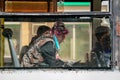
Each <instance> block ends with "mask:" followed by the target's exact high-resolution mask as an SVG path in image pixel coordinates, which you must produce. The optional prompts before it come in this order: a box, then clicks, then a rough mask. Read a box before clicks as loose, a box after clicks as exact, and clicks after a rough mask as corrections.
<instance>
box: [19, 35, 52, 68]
mask: <svg viewBox="0 0 120 80" xmlns="http://www.w3.org/2000/svg"><path fill="white" fill-rule="evenodd" d="M47 42H52V43H53V44H54V41H53V39H52V37H49V36H46V35H42V36H41V37H39V38H37V39H36V40H34V42H33V43H32V45H30V46H29V48H28V50H27V52H26V53H25V54H24V56H23V58H22V60H21V66H22V67H37V66H40V64H41V63H42V62H43V61H44V58H43V57H42V53H41V52H40V48H41V47H42V46H43V45H45V44H46V43H47ZM53 47H54V45H53Z"/></svg>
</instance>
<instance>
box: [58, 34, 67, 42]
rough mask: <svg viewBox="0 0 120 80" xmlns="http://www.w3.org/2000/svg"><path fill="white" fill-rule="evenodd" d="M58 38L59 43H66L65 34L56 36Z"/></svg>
mask: <svg viewBox="0 0 120 80" xmlns="http://www.w3.org/2000/svg"><path fill="white" fill-rule="evenodd" d="M56 37H57V39H58V41H59V43H61V42H63V41H64V39H65V34H61V35H56Z"/></svg>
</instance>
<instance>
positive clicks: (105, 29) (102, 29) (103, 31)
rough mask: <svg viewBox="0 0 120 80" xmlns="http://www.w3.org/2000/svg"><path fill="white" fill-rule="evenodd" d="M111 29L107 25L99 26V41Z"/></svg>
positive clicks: (97, 35) (96, 32)
mask: <svg viewBox="0 0 120 80" xmlns="http://www.w3.org/2000/svg"><path fill="white" fill-rule="evenodd" d="M109 31H110V30H109V27H106V26H98V27H97V28H96V30H95V36H96V38H97V39H98V41H99V40H100V39H101V37H102V36H103V35H104V34H106V33H108V32H109Z"/></svg>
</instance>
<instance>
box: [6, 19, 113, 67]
mask: <svg viewBox="0 0 120 80" xmlns="http://www.w3.org/2000/svg"><path fill="white" fill-rule="evenodd" d="M21 19H22V18H21ZM29 19H30V18H28V19H26V21H24V22H23V21H17V22H11V21H9V19H8V20H7V19H6V21H5V28H10V29H11V30H12V31H13V37H12V41H13V44H14V49H15V51H16V54H17V56H18V57H17V58H18V59H20V57H21V56H20V55H21V51H22V48H23V47H24V46H26V45H27V46H31V45H29V44H30V42H31V40H32V38H33V37H34V36H35V35H36V34H37V30H38V29H39V26H42V25H46V26H49V27H50V28H51V29H52V28H53V25H54V24H55V22H56V21H57V20H56V19H54V18H53V19H42V20H43V21H41V22H40V20H41V19H40V20H39V19H36V20H35V19H33V20H35V21H32V22H30V21H29ZM82 19H84V18H82ZM88 19H90V18H85V19H84V20H81V19H79V18H68V19H67V18H63V19H62V18H61V19H60V21H62V23H64V26H65V27H66V29H67V33H68V34H67V35H66V36H65V40H64V41H63V42H62V43H61V44H59V46H60V49H58V48H56V42H54V46H55V47H54V48H55V49H58V51H57V52H58V54H59V56H60V59H61V60H62V61H63V62H65V65H64V66H60V67H72V68H73V67H75V68H86V69H87V68H100V69H101V68H111V64H110V62H111V58H112V47H111V45H112V42H111V41H112V36H111V35H112V34H110V33H111V31H112V30H111V28H110V23H109V19H108V18H93V21H92V22H91V19H90V20H88ZM19 20H20V19H19ZM24 20H25V19H24ZM27 20H28V21H27ZM48 20H49V21H48ZM58 20H59V19H58ZM105 26H106V27H105ZM99 27H100V30H99V29H98V30H96V29H97V28H99ZM104 31H105V32H104ZM61 32H62V31H61ZM61 32H60V33H61ZM60 33H59V34H60ZM62 34H64V33H62ZM52 37H53V36H52ZM36 39H37V38H36ZM36 39H34V40H36ZM57 39H58V38H57ZM53 40H54V37H53ZM54 41H55V40H54ZM98 42H99V44H98ZM4 43H5V46H4V48H5V64H6V65H4V66H5V67H10V66H14V64H13V61H12V59H11V58H12V57H11V55H10V51H9V48H10V47H9V45H8V40H7V39H6V38H5V42H4ZM49 46H50V45H49ZM49 46H48V47H47V48H45V51H46V50H47V51H49V50H51V53H53V51H54V50H52V47H49ZM34 48H36V47H34ZM50 48H51V49H50ZM38 49H39V50H38V52H39V51H42V50H43V53H44V49H42V48H38ZM51 55H52V54H51ZM7 56H8V57H7ZM38 56H39V54H38ZM45 56H46V55H42V57H44V59H46V57H45ZM54 57H56V56H54ZM36 59H37V58H36ZM52 59H53V58H52ZM10 60H11V62H10ZM49 61H50V60H48V62H49ZM60 63H61V64H63V63H62V62H60ZM20 64H22V63H20ZM58 64H59V63H58ZM40 65H41V64H40ZM42 65H43V64H42ZM21 67H23V68H24V66H21ZM27 67H33V68H35V67H41V66H31V65H29V66H27ZM44 67H45V66H44ZM50 67H51V66H50ZM54 67H59V66H54ZM47 68H49V66H47Z"/></svg>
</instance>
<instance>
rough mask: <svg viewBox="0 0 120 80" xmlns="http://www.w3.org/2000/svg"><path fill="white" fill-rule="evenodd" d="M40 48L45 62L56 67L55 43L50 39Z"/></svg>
mask: <svg viewBox="0 0 120 80" xmlns="http://www.w3.org/2000/svg"><path fill="white" fill-rule="evenodd" d="M39 50H40V53H41V54H42V56H43V58H44V62H45V63H46V64H48V65H49V66H50V67H55V66H56V49H55V47H54V43H53V42H52V41H49V42H47V43H45V44H44V45H43V46H42V47H41V48H40V49H39Z"/></svg>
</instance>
